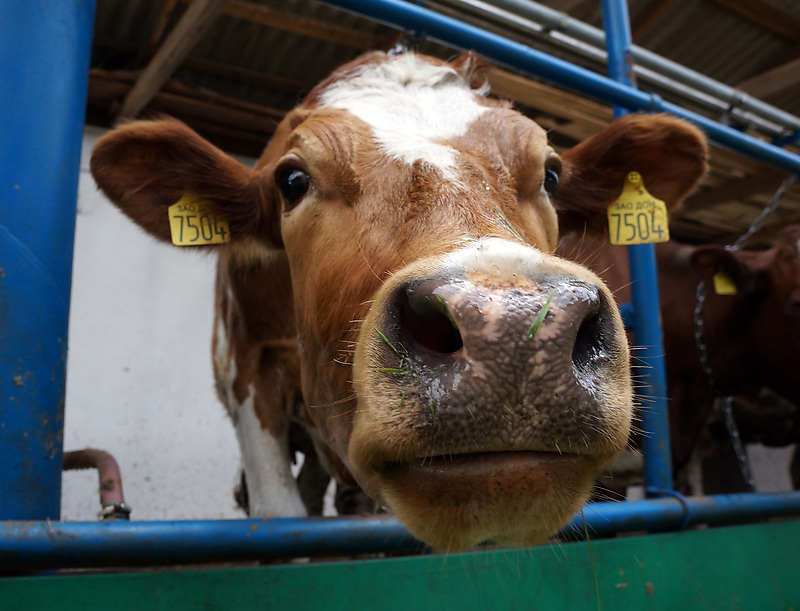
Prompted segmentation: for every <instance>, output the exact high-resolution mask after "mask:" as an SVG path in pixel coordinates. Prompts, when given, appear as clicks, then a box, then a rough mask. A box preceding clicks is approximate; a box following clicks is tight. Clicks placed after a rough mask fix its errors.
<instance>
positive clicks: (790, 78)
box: [736, 58, 800, 98]
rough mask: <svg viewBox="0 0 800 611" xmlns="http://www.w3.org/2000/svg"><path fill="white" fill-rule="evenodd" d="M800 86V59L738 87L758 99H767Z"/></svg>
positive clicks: (755, 77) (748, 80)
mask: <svg viewBox="0 0 800 611" xmlns="http://www.w3.org/2000/svg"><path fill="white" fill-rule="evenodd" d="M797 84H800V58H797V59H794V60H792V61H790V62H786V63H785V64H782V65H780V66H776V67H775V68H772V69H770V70H767V71H766V72H763V73H762V74H759V75H758V76H754V77H753V78H750V79H747V80H746V81H743V82H741V83H739V84H738V85H737V86H736V87H737V88H738V89H741V90H742V91H744V92H745V93H749V94H750V95H752V96H753V97H756V98H766V97H769V96H771V95H775V94H776V93H780V92H782V91H785V90H786V89H789V88H791V87H794V86H796V85H797Z"/></svg>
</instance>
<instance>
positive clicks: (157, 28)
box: [146, 0, 178, 47]
mask: <svg viewBox="0 0 800 611" xmlns="http://www.w3.org/2000/svg"><path fill="white" fill-rule="evenodd" d="M177 4H178V0H164V6H163V7H161V12H160V13H159V14H158V18H157V19H156V22H155V24H154V25H153V31H152V32H151V33H150V40H149V42H148V43H147V45H146V46H153V47H155V46H156V45H157V44H158V43H159V42H161V38H162V37H163V36H164V30H166V29H167V23H168V22H169V18H170V16H171V15H172V11H174V10H175V6H177Z"/></svg>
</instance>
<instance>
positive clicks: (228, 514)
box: [62, 128, 244, 520]
mask: <svg viewBox="0 0 800 611" xmlns="http://www.w3.org/2000/svg"><path fill="white" fill-rule="evenodd" d="M102 133H103V132H102V130H99V129H96V128H87V129H86V134H85V137H84V145H83V155H82V160H81V177H80V191H79V199H78V216H77V227H76V236H75V263H74V271H73V284H72V308H71V313H70V328H69V341H70V343H69V358H68V362H67V366H68V368H67V371H68V373H67V399H66V419H65V433H64V448H65V450H77V449H82V448H85V447H95V448H102V449H104V450H107V451H109V452H111V453H112V454H113V455H114V456H115V457H116V459H117V461H118V462H119V464H120V468H121V470H122V481H123V489H124V492H125V499H126V501H127V503H128V504H129V505H130V506H131V507H132V508H133V513H132V515H131V518H132V519H136V520H156V519H199V518H234V517H243V515H244V514H243V513H242V512H241V511H239V510H237V509H236V508H235V503H234V500H233V494H232V490H233V487H234V485H235V483H236V480H237V478H238V468H239V451H238V447H237V445H236V438H235V434H234V431H233V427H232V425H231V423H230V421H229V419H228V417H227V415H226V414H225V412H224V409H223V407H222V405H221V404H220V403H219V402H218V401H217V399H216V395H215V393H214V387H213V375H212V369H211V356H210V343H211V329H212V309H213V281H214V258H213V257H212V256H204V255H199V254H197V253H190V252H185V251H182V250H181V249H179V248H177V247H172V246H169V245H164V244H158V243H156V242H155V241H154V240H153V239H151V238H150V237H148V236H147V235H146V234H145V233H144V232H143V231H142V230H140V229H139V228H138V227H136V226H135V225H133V223H131V222H130V221H129V220H128V219H127V218H125V217H124V216H123V215H122V214H121V213H120V212H119V211H118V210H117V209H116V208H115V207H114V206H112V205H111V204H110V203H109V202H108V200H106V199H105V197H104V196H103V195H102V194H100V193H99V192H98V190H97V187H96V186H95V183H94V180H93V179H92V177H91V175H90V174H89V169H88V168H89V155H90V152H91V149H92V147H93V145H94V142H95V141H96V140H97V138H98V137H99V135H101V134H102ZM97 488H98V481H97V474H96V472H94V471H81V472H75V471H72V472H66V473H65V474H64V480H63V495H62V496H63V498H62V519H64V520H95V519H96V516H97V512H98V511H99V509H100V503H99V500H98V493H97Z"/></svg>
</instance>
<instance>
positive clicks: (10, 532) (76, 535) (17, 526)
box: [0, 492, 800, 572]
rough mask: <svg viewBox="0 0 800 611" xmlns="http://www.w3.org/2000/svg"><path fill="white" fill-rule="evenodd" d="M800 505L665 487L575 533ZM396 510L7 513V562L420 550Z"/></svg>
mask: <svg viewBox="0 0 800 611" xmlns="http://www.w3.org/2000/svg"><path fill="white" fill-rule="evenodd" d="M797 514H800V492H787V493H779V494H752V493H748V494H732V495H720V496H711V497H698V498H683V497H680V496H673V497H665V498H661V499H655V500H646V501H631V502H627V503H598V504H592V505H587V506H586V508H585V509H584V510H583V512H582V514H581V515H580V516H576V517H575V518H574V519H573V520H572V522H571V523H570V524H568V525H567V526H566V527H565V528H564V529H563V531H562V533H563V535H564V536H565V538H567V539H575V538H583V536H584V533H585V532H588V533H589V535H590V536H591V537H598V536H606V535H613V534H615V533H618V532H639V531H647V532H659V531H667V530H676V529H680V528H688V527H690V526H696V525H699V524H709V525H718V526H719V525H727V524H735V523H743V522H747V521H748V520H753V519H756V518H768V517H781V516H788V515H797ZM422 549H424V546H423V544H422V543H420V542H419V541H417V540H416V539H414V538H413V537H412V536H411V535H410V534H409V533H408V531H407V530H406V529H405V527H404V526H402V525H401V524H400V523H399V522H397V520H395V519H394V518H387V517H383V518H381V517H375V516H373V517H368V518H305V519H301V518H275V519H273V520H205V521H179V522H124V521H120V522H8V523H5V524H3V523H0V572H9V571H14V572H26V571H34V570H40V569H48V568H88V567H106V568H108V567H121V566H133V565H139V566H165V565H169V564H197V563H216V562H252V561H258V560H262V561H263V560H270V559H274V558H291V557H304V556H325V555H345V556H350V555H353V554H373V553H379V552H419V551H421V550H422Z"/></svg>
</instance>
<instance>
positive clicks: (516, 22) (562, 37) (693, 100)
mask: <svg viewBox="0 0 800 611" xmlns="http://www.w3.org/2000/svg"><path fill="white" fill-rule="evenodd" d="M429 4H430V3H429ZM436 5H443V6H446V7H448V8H449V9H451V10H457V11H459V12H460V13H463V14H470V15H474V16H477V17H480V18H482V19H486V20H489V21H491V22H495V23H499V24H502V25H503V26H504V27H505V28H506V29H507V30H508V31H509V33H510V32H512V31H513V32H519V33H521V34H523V35H525V36H529V37H533V38H536V39H538V40H541V41H545V42H546V43H547V44H550V45H553V46H554V47H556V48H557V49H560V50H563V51H566V52H568V53H570V54H572V55H573V56H576V57H581V58H584V59H588V60H590V61H592V62H594V63H596V64H597V65H598V66H605V65H606V63H607V53H606V52H605V49H604V47H603V46H602V45H603V41H604V35H603V32H602V31H601V30H597V28H593V27H592V26H589V25H587V24H583V23H581V22H579V21H577V20H574V19H572V18H571V17H568V16H566V15H563V14H562V13H558V11H554V10H553V9H549V8H547V7H545V6H542V5H540V4H538V3H533V2H527V3H526V6H528V5H531V6H534V7H536V10H540V11H544V12H545V14H546V15H548V14H550V15H552V14H555V15H562V16H563V17H565V18H566V19H567V20H568V21H567V22H566V23H569V22H571V21H575V22H576V23H580V24H581V26H583V27H586V28H591V29H592V30H594V31H596V32H598V36H599V38H598V39H597V41H599V42H595V39H592V41H585V40H580V39H578V38H577V37H574V36H571V35H570V33H567V32H571V31H572V28H569V27H564V26H563V24H564V22H562V21H560V20H559V19H557V18H555V17H554V18H551V19H546V18H545V19H542V20H541V21H540V20H538V19H537V20H533V19H528V18H526V17H524V16H523V15H520V14H516V13H512V12H510V11H508V10H506V9H505V8H503V6H504V4H503V3H502V2H491V3H490V2H483V1H482V0H438V2H436ZM554 24H555V25H554ZM598 44H599V45H600V46H596V45H598ZM633 49H634V57H636V55H635V49H637V47H635V46H634V47H633ZM657 57H660V56H657ZM661 59H662V60H663V61H669V60H666V59H664V58H661ZM679 67H680V66H679ZM634 72H635V73H636V76H637V78H638V79H640V80H641V81H646V82H648V83H649V84H650V85H651V86H655V87H657V88H659V89H663V90H665V91H667V92H669V93H670V94H672V95H674V96H676V97H677V98H678V102H677V103H680V104H695V105H699V106H701V107H704V108H706V109H707V110H708V112H710V113H711V114H712V116H717V117H723V116H725V117H727V118H728V119H729V121H728V122H730V123H736V124H738V125H746V126H748V128H749V129H754V130H756V131H758V132H761V133H763V134H765V135H767V136H769V137H771V138H777V139H778V141H776V142H775V144H777V145H778V146H785V144H779V141H781V142H782V141H783V139H784V138H786V136H784V134H786V132H787V128H786V127H785V126H784V124H783V123H782V124H777V123H774V122H773V121H769V120H768V119H765V118H764V117H762V116H760V115H756V114H754V113H753V112H751V111H750V110H749V109H746V108H738V107H733V106H731V105H730V103H728V102H725V101H723V100H720V99H719V98H716V97H714V96H711V95H709V94H708V93H705V92H703V91H700V90H698V89H696V88H693V87H692V86H691V85H690V84H687V83H684V82H680V81H677V80H675V79H673V78H670V77H669V76H666V75H664V74H661V73H659V72H657V71H656V70H654V69H649V68H645V67H643V66H642V65H641V64H638V63H636V64H634ZM695 74H696V75H697V77H698V78H703V75H700V74H697V73H695ZM705 78H708V77H705ZM720 85H721V84H720ZM775 111H776V112H777V113H784V111H782V110H780V109H775ZM784 114H785V115H786V117H787V118H790V119H792V121H791V125H794V124H800V117H795V116H794V115H791V114H789V113H784ZM788 131H790V132H791V131H792V128H791V127H789V128H788Z"/></svg>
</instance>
